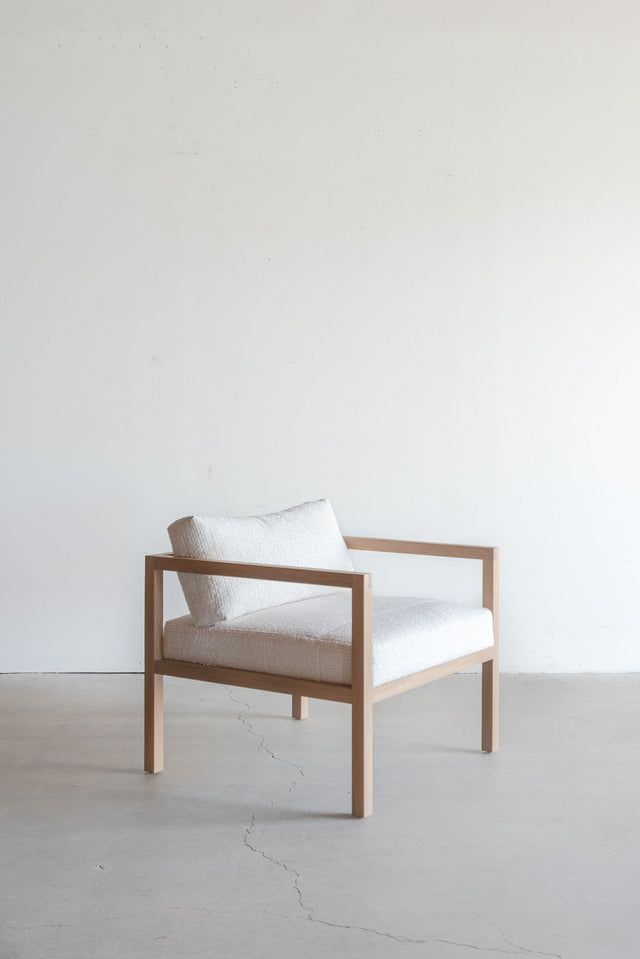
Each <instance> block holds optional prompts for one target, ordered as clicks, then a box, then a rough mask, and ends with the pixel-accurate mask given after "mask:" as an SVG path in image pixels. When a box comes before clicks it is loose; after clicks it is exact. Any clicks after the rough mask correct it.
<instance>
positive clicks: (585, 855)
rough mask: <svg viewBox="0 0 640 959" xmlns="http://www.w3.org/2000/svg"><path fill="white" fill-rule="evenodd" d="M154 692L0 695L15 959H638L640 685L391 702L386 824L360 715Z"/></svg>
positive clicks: (26, 680)
mask: <svg viewBox="0 0 640 959" xmlns="http://www.w3.org/2000/svg"><path fill="white" fill-rule="evenodd" d="M165 688H166V700H167V705H166V720H167V721H166V740H167V742H166V771H165V772H164V773H162V774H161V775H158V776H149V775H146V774H144V773H143V772H141V769H140V761H141V694H142V679H141V677H139V676H130V675H127V676H87V675H82V676H77V675H76V676H65V675H61V676H3V677H0V697H1V707H0V723H1V729H0V748H1V756H0V776H1V787H0V788H1V802H2V806H1V815H2V821H1V826H0V870H1V872H0V944H1V945H0V956H1V957H2V959H58V957H60V959H76V957H78V959H80V957H82V959H101V957H109V959H112V957H113V959H116V957H117V959H137V957H152V956H153V957H154V959H195V957H205V956H206V957H207V959H211V957H212V956H220V957H232V959H244V957H247V959H248V957H250V959H276V957H277V959H280V957H289V956H294V955H295V956H304V957H305V959H316V957H318V959H319V957H322V959H328V957H343V956H344V957H354V959H359V957H363V959H364V957H367V959H377V957H385V959H386V957H398V959H401V957H402V959H404V957H407V959H412V957H414V956H415V957H429V959H464V957H471V956H478V955H482V954H486V955H487V956H490V955H492V954H502V955H507V956H527V957H562V959H637V957H638V955H640V945H639V931H640V930H639V924H640V868H639V855H638V851H639V839H640V828H639V804H638V797H639V792H638V787H639V785H640V748H639V745H640V744H639V741H638V740H639V731H640V722H639V720H640V695H639V694H640V677H636V676H633V677H590V678H587V677H575V678H567V677H564V678H559V677H526V676H506V677H504V678H503V746H502V751H501V752H500V753H498V754H495V755H493V756H487V755H483V754H482V753H480V752H479V751H477V744H478V740H479V678H478V677H477V676H472V675H464V676H455V677H452V678H450V679H447V680H442V681H440V682H438V683H435V684H434V685H432V686H429V687H426V688H423V689H420V690H415V691H413V692H411V693H407V694H405V695H404V696H400V697H398V698H396V699H392V700H389V701H387V702H385V703H381V704H379V705H378V706H377V707H376V713H375V721H376V730H375V732H376V739H375V744H376V745H375V763H376V765H375V780H376V788H375V814H374V816H373V817H372V818H371V819H368V820H364V821H355V820H352V819H351V818H350V817H349V816H348V815H347V812H348V809H349V805H350V799H349V779H348V774H349V722H348V721H349V710H348V707H346V706H340V705H334V704H329V703H319V702H312V703H311V718H310V720H309V721H307V722H295V721H293V720H290V719H288V718H287V714H288V709H289V700H288V699H287V698H285V697H284V696H278V695H274V694H267V693H260V692H250V691H245V690H228V689H225V688H220V687H215V686H208V685H205V684H198V683H189V682H184V681H181V680H172V679H169V680H167V681H166V686H165Z"/></svg>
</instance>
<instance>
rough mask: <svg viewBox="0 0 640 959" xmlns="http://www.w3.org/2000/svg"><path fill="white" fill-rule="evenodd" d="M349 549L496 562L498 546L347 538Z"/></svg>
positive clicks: (345, 539)
mask: <svg viewBox="0 0 640 959" xmlns="http://www.w3.org/2000/svg"><path fill="white" fill-rule="evenodd" d="M344 541H345V543H346V545H347V548H348V549H364V550H370V551H371V552H375V553H415V554H419V555H421V556H445V557H446V556H448V557H453V558H459V559H482V560H495V559H496V556H497V553H498V547H497V546H455V545H453V544H450V543H423V542H419V541H417V540H409V539H378V538H376V537H370V536H345V537H344Z"/></svg>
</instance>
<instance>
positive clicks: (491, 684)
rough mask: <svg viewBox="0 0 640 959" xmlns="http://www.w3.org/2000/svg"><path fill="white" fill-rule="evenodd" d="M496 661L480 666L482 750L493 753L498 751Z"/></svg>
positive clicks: (497, 679)
mask: <svg viewBox="0 0 640 959" xmlns="http://www.w3.org/2000/svg"><path fill="white" fill-rule="evenodd" d="M498 681H499V673H498V659H497V657H496V658H495V659H490V660H489V661H488V662H486V663H483V664H482V749H483V752H485V753H495V752H496V751H497V749H498Z"/></svg>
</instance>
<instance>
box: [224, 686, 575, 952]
mask: <svg viewBox="0 0 640 959" xmlns="http://www.w3.org/2000/svg"><path fill="white" fill-rule="evenodd" d="M224 688H225V690H226V691H227V695H228V697H229V699H230V700H231V702H233V703H235V704H236V705H237V706H241V707H244V709H245V710H246V713H247V714H249V713H250V712H251V705H250V704H249V703H247V702H245V701H244V700H242V699H238V698H237V697H236V696H234V695H233V693H232V691H231V690H232V687H230V686H225V687H224ZM236 718H237V719H238V721H239V722H240V723H241V724H242V725H243V726H244V728H245V729H246V730H247V732H248V733H249V734H250V735H251V736H253V737H254V738H255V739H257V740H258V747H257V748H258V752H263V753H265V754H266V755H267V756H269V758H270V759H272V760H274V761H275V762H279V763H283V764H284V765H286V766H291V767H292V768H293V769H295V770H296V771H297V776H296V777H295V778H294V779H293V780H292V781H291V783H290V784H289V788H288V789H287V793H290V792H292V791H293V790H294V789H295V787H296V786H297V785H298V783H299V782H300V780H301V779H303V778H304V769H303V767H302V766H300V765H299V764H298V763H292V762H290V761H289V760H288V759H283V758H282V757H281V756H278V755H276V753H274V752H273V750H272V749H270V748H269V746H267V744H266V736H263V735H262V733H259V732H257V731H256V729H255V727H254V725H253V723H251V722H250V721H249V720H248V719H247V716H246V714H244V713H243V712H242V710H240V711H238V712H237V713H236ZM276 798H277V797H273V798H272V799H265V800H264V802H265V804H266V805H267V806H270V807H273V806H274V805H275V802H276ZM257 815H258V809H257V808H256V809H253V810H252V811H251V814H250V819H249V825H248V826H247V828H246V829H245V831H244V834H243V837H242V841H243V844H244V845H245V846H246V848H247V849H249V850H250V852H252V853H254V854H255V855H257V856H260V857H261V858H262V859H264V860H265V861H266V862H269V863H271V864H272V865H274V866H277V867H278V868H280V869H283V870H284V871H285V872H287V873H289V874H290V875H291V876H293V888H294V891H295V894H296V899H297V904H298V906H299V907H300V909H301V910H302V911H303V913H304V915H303V916H295V917H294V916H288V915H286V914H284V913H274V912H269V913H266V914H267V915H272V916H278V917H280V918H282V919H291V920H294V921H299V920H302V921H304V922H312V923H316V924H317V925H321V926H328V927H329V928H333V929H349V930H353V931H354V932H366V933H370V934H371V935H374V936H380V937H382V938H384V939H390V940H391V941H392V942H397V943H405V944H409V945H429V944H435V943H437V944H439V945H447V946H458V947H460V948H465V949H473V950H476V951H479V952H494V953H501V954H502V955H508V956H517V955H531V956H541V957H542V959H562V956H561V955H560V954H559V953H556V952H540V951H539V950H537V949H528V948H526V947H525V946H519V945H518V944H517V943H515V942H512V941H511V940H509V939H507V937H506V935H505V934H504V932H503V931H502V929H500V927H499V926H497V925H496V923H493V922H490V921H489V920H484V921H485V922H488V923H489V925H492V926H493V927H494V928H495V929H496V930H497V931H498V932H499V933H500V935H501V936H502V938H503V940H504V942H505V943H506V944H507V945H508V946H512V947H513V948H512V949H500V948H499V947H496V946H481V945H477V944H475V943H471V942H458V941H456V940H453V939H440V938H437V937H432V938H431V939H412V938H410V937H409V936H401V935H394V934H393V933H391V932H384V931H383V930H381V929H374V928H373V927H371V926H357V925H351V924H349V923H341V922H331V921H330V920H328V919H318V918H317V917H315V916H314V915H313V913H314V912H315V907H314V906H309V905H308V903H306V902H305V899H304V895H303V892H302V887H301V883H302V875H301V874H300V873H299V872H298V870H297V869H294V868H293V866H290V865H289V864H288V863H286V862H284V861H283V860H281V859H276V858H275V857H274V856H270V855H269V854H268V853H266V852H265V851H264V850H263V849H260V848H259V847H258V846H256V845H255V844H254V842H252V838H253V837H254V835H255V831H256V822H257Z"/></svg>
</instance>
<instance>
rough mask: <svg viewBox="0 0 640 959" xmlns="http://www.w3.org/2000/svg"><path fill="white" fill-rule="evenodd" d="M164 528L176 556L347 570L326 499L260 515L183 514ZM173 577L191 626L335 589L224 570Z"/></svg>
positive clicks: (349, 564) (347, 559)
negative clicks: (221, 573)
mask: <svg viewBox="0 0 640 959" xmlns="http://www.w3.org/2000/svg"><path fill="white" fill-rule="evenodd" d="M168 532H169V538H170V540H171V545H172V547H173V552H174V553H175V555H176V556H190V557H192V558H194V559H220V560H230V561H235V562H244V563H265V564H269V565H274V566H312V567H317V568H318V569H341V570H347V571H349V572H352V571H353V563H352V562H351V557H350V556H349V552H348V550H347V548H346V546H345V544H344V540H343V538H342V534H341V533H340V529H339V527H338V522H337V520H336V517H335V514H334V512H333V509H332V508H331V504H330V503H329V501H328V500H326V499H320V500H316V501H315V502H313V503H302V505H301V506H293V507H291V509H285V510H282V511H281V512H280V513H266V514H265V515H263V516H240V517H225V516H187V517H185V518H184V519H179V520H176V522H175V523H172V524H171V526H170V527H169V530H168ZM179 578H180V584H181V586H182V590H183V592H184V596H185V599H186V601H187V606H188V607H189V612H190V613H191V618H192V620H193V622H194V623H195V624H196V626H212V625H213V624H214V623H218V622H220V621H221V620H225V619H235V618H236V617H237V616H244V615H245V614H246V613H252V612H254V611H255V610H257V609H266V608H267V607H269V606H280V605H281V604H282V603H292V602H294V601H295V600H298V599H309V598H311V597H312V596H323V595H325V594H327V593H332V592H335V590H334V589H333V588H331V587H327V586H307V585H304V584H297V583H275V582H270V581H268V580H260V579H237V578H235V577H230V576H198V575H195V574H193V573H179Z"/></svg>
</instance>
